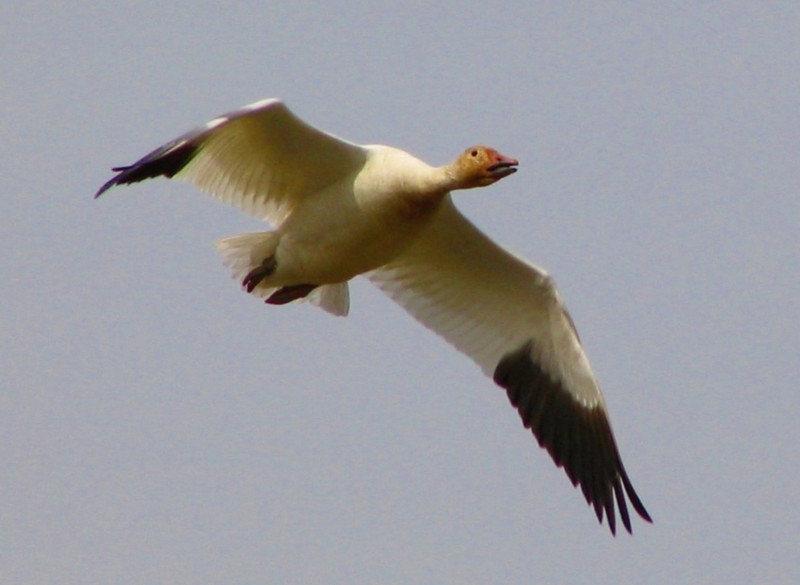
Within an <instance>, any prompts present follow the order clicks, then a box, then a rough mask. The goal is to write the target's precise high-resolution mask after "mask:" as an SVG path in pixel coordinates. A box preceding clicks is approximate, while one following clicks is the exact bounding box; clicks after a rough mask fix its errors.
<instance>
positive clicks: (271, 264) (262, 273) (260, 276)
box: [242, 256, 278, 293]
mask: <svg viewBox="0 0 800 585" xmlns="http://www.w3.org/2000/svg"><path fill="white" fill-rule="evenodd" d="M277 266H278V263H277V262H276V261H275V256H270V257H269V258H265V259H264V261H263V262H262V263H261V264H259V265H258V266H256V267H255V268H253V269H252V270H251V271H250V272H248V273H247V276H245V277H244V280H243V281H242V286H243V287H244V288H245V289H246V290H247V292H249V293H251V292H253V289H255V288H256V287H257V286H258V285H259V284H260V283H261V281H262V280H264V279H265V278H266V277H268V276H269V275H270V274H272V273H273V272H275V268H277Z"/></svg>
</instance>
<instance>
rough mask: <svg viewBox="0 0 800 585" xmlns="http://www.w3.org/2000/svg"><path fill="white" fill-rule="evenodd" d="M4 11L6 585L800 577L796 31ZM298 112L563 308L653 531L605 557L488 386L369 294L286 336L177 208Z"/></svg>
mask: <svg viewBox="0 0 800 585" xmlns="http://www.w3.org/2000/svg"><path fill="white" fill-rule="evenodd" d="M96 4H97V7H96V8H90V7H89V6H90V4H89V3H67V2H62V3H60V2H52V1H48V2H43V1H42V2H38V1H29V2H24V3H23V2H13V1H12V2H5V3H4V4H3V6H2V8H0V23H2V24H0V28H1V29H2V30H0V54H1V55H2V59H0V241H2V243H3V254H2V256H0V274H2V279H3V280H2V282H3V287H2V291H3V293H2V294H3V297H2V298H3V307H2V309H1V310H0V328H1V329H0V344H2V346H0V372H1V373H0V386H2V392H0V463H2V471H0V474H1V475H0V490H2V491H1V492H0V581H2V583H8V584H11V583H14V584H17V583H19V584H45V583H59V584H62V585H64V584H72V583H114V584H126V583H131V584H133V583H137V584H139V583H173V584H184V583H187V584H188V583H203V584H205V583H281V584H283V583H334V584H336V583H341V584H352V583H436V584H444V583H615V584H618V583H659V584H667V583H669V584H674V583H710V584H711V583H713V584H718V583H771V584H773V583H786V584H790V583H797V582H799V581H800V569H798V550H799V548H798V542H800V495H799V494H800V489H798V488H800V481H799V480H800V455H798V449H797V446H798V443H799V442H800V430H798V429H800V425H798V414H799V413H800V408H799V407H800V398H799V397H798V396H800V394H799V393H798V374H800V366H799V365H798V356H797V353H798V346H800V335H799V334H798V323H800V301H799V300H798V288H799V285H800V278H798V274H800V262H799V261H798V249H799V247H800V227H799V226H800V203H798V201H800V199H799V198H798V191H800V165H798V153H799V152H800V148H799V147H800V138H799V137H800V126H799V124H798V120H800V117H799V116H798V95H799V94H800V83H798V72H800V40H799V39H800V7H798V4H797V3H792V2H744V1H742V2H663V3H644V2H601V3H583V2H501V3H494V4H493V3H488V2H438V3H431V2H427V1H426V2H395V1H393V2H388V1H378V2H348V3H340V4H339V5H336V4H335V3H327V2H326V3H323V2H318V3H312V2H307V3H306V2H297V1H293V2H238V3H237V2H233V3H224V4H223V3H219V4H215V3H211V2H194V1H192V2H188V1H180V0H177V1H174V2H163V1H161V2H152V1H143V2H127V3H126V2H119V3H107V4H105V5H103V7H100V6H101V5H100V3H96ZM273 96H276V97H281V98H283V99H285V100H286V101H287V103H288V104H289V105H290V107H291V108H292V109H293V110H294V111H295V112H297V113H298V114H299V115H300V116H302V117H303V118H305V119H306V120H308V121H309V122H311V123H313V124H315V125H317V126H319V127H320V128H323V129H325V130H328V131H330V132H334V133H336V134H338V135H341V136H344V137H346V138H348V139H351V140H354V141H357V142H363V143H386V144H391V145H395V146H399V147H402V148H405V149H407V150H409V151H411V152H413V153H414V154H416V155H418V156H420V157H421V158H423V159H425V160H427V161H429V162H431V163H434V164H441V163H444V162H447V161H449V160H450V159H452V158H453V157H454V156H455V155H456V154H457V153H459V152H460V151H461V150H462V149H463V148H465V147H467V146H469V145H471V144H474V143H485V144H489V145H492V146H494V147H496V148H498V149H499V150H500V151H501V152H503V153H506V154H508V155H510V156H514V157H516V158H518V159H519V160H520V161H521V166H520V171H519V172H518V173H517V174H516V175H514V176H513V177H510V178H508V179H506V180H504V181H502V182H501V183H500V184H498V185H496V186H494V187H492V188H491V189H485V190H475V191H470V192H463V193H457V194H456V199H457V204H458V205H459V206H460V207H461V209H462V210H464V212H465V213H466V214H467V215H468V216H469V217H471V218H472V219H473V220H474V221H475V222H476V223H477V224H478V225H480V226H481V227H482V228H483V229H484V230H485V231H486V232H487V233H489V234H491V235H492V236H493V237H495V238H496V239H497V240H498V241H500V242H501V243H502V244H503V245H505V246H507V247H508V248H510V249H512V250H514V251H516V252H517V253H519V254H520V255H522V256H524V257H526V258H528V259H530V260H531V261H533V262H535V263H537V264H539V265H542V266H544V267H546V268H547V269H548V270H549V271H550V273H551V274H552V275H553V276H554V277H555V278H556V280H557V281H558V283H559V285H560V288H561V291H562V293H563V295H564V297H565V298H566V300H567V302H568V304H569V307H570V310H571V312H572V314H573V316H574V318H575V321H576V322H577V325H578V328H579V330H580V332H581V336H582V339H583V341H584V344H585V346H586V349H587V351H588V353H589V356H590V359H591V360H592V363H593V365H594V367H595V370H596V372H597V374H598V377H599V379H600V381H601V384H602V386H603V389H604V392H605V395H606V399H607V401H608V404H609V408H610V410H611V416H612V421H613V423H614V428H615V430H616V434H617V439H618V441H619V444H620V448H621V451H622V456H623V460H624V461H625V464H626V467H627V469H628V471H629V473H630V475H631V478H632V480H633V482H634V485H635V486H636V488H637V490H638V492H639V494H640V495H641V497H642V499H643V501H644V503H645V504H646V506H647V507H648V509H649V510H650V512H651V514H652V515H653V518H654V519H655V524H654V525H652V526H650V525H647V524H645V523H643V522H640V521H634V535H633V536H632V537H631V536H628V535H627V534H625V533H623V534H621V535H618V536H617V538H616V539H615V538H612V537H611V536H610V534H609V533H608V530H607V528H606V527H605V526H602V527H601V526H598V524H597V522H596V519H595V518H594V514H593V513H592V511H591V510H590V509H589V508H588V507H587V506H586V505H585V502H584V501H583V498H582V496H581V495H580V493H579V492H578V491H577V490H575V489H573V488H572V486H571V485H570V484H569V482H568V480H567V479H566V477H565V476H564V473H563V471H562V470H560V469H556V468H555V466H554V465H553V464H552V462H551V461H550V459H549V457H548V456H547V455H546V453H545V452H543V451H542V450H540V449H539V448H538V446H537V445H536V443H535V441H534V439H533V437H532V436H531V435H530V433H528V432H527V431H525V430H524V429H523V428H522V425H521V424H520V422H519V420H518V416H517V414H516V413H515V412H514V411H513V409H511V407H510V406H509V405H508V400H507V397H506V396H505V394H504V392H503V391H502V390H500V389H498V388H496V387H495V386H494V385H493V384H492V382H491V381H490V380H488V379H487V378H485V377H483V375H482V374H481V373H480V371H479V370H478V368H477V367H475V366H474V365H473V364H472V363H471V362H470V361H469V360H468V359H467V358H465V357H463V356H461V355H459V354H457V353H456V352H455V351H453V350H452V349H451V348H450V347H448V346H447V345H446V344H445V343H444V342H442V341H441V340H440V339H439V338H437V337H436V336H435V335H433V334H431V333H430V332H428V331H426V330H425V329H423V328H422V327H420V326H419V325H418V324H416V323H415V322H414V321H413V320H412V319H411V318H410V317H408V316H407V315H406V314H405V313H404V312H403V311H402V310H400V309H399V308H398V307H396V306H394V305H393V304H392V303H391V302H390V301H389V300H388V299H386V298H385V297H383V296H382V295H381V294H380V293H379V292H378V291H376V290H375V289H373V288H372V287H371V286H370V285H369V284H368V283H366V282H365V281H363V280H358V281H356V282H355V283H354V285H353V287H352V296H353V299H352V301H353V302H352V311H351V315H350V317H348V318H347V319H337V318H333V317H331V316H329V315H327V314H325V313H323V312H322V311H320V310H318V309H315V308H313V307H310V306H307V305H297V306H289V307H267V306H265V305H263V304H262V303H260V302H258V301H257V300H256V299H253V298H250V297H249V296H248V295H246V294H243V293H242V292H241V291H240V290H239V287H238V285H237V283H236V282H234V281H232V280H230V279H229V277H228V274H227V271H226V269H225V268H223V267H222V266H221V264H220V262H219V259H218V258H217V256H216V254H215V252H214V249H213V246H212V242H213V241H214V240H215V239H216V238H218V237H223V236H227V235H231V234H235V233H238V232H242V231H251V230H254V229H261V228H260V225H261V224H259V223H258V222H255V221H253V220H252V219H250V218H247V217H246V216H244V215H242V214H241V213H239V212H238V211H237V210H235V209H232V208H228V207H226V206H224V205H223V204H221V203H218V202H216V201H214V200H213V199H210V198H208V197H205V196H203V195H202V194H199V193H198V192H197V191H195V190H193V189H192V188H191V187H189V186H187V185H183V184H179V183H174V182H169V181H164V180H160V181H151V182H147V183H142V184H140V185H137V186H135V187H128V188H124V189H115V190H113V191H111V192H109V193H108V194H107V195H106V196H105V197H104V198H102V199H100V200H97V201H95V200H93V199H92V195H93V194H94V192H95V191H96V190H97V188H98V187H99V186H100V185H101V184H102V183H103V182H104V181H105V180H107V179H108V178H109V177H110V176H111V173H110V170H109V168H110V167H111V166H114V165H120V164H126V163H130V162H133V161H134V160H136V159H137V158H139V157H140V156H142V155H144V154H145V153H147V152H148V151H149V150H151V149H152V148H154V147H156V146H158V145H159V144H161V143H163V142H165V141H167V140H169V139H171V138H173V137H175V136H177V135H178V134H180V133H182V132H184V131H186V130H188V129H190V128H192V127H194V126H196V125H199V124H202V123H204V122H205V121H207V120H209V119H211V118H213V117H214V116H216V115H218V114H220V113H223V112H226V111H229V110H232V109H235V108H238V107H240V106H242V105H245V104H247V103H250V102H252V101H255V100H258V99H261V98H266V97H273Z"/></svg>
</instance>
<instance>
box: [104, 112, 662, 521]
mask: <svg viewBox="0 0 800 585" xmlns="http://www.w3.org/2000/svg"><path fill="white" fill-rule="evenodd" d="M517 165H518V161H517V160H515V159H513V158H509V157H507V156H504V155H502V154H500V153H499V152H497V151H496V150H494V149H492V148H488V147H486V146H472V147H470V148H467V149H466V150H465V151H464V152H462V153H461V154H460V155H459V156H458V157H457V158H456V159H455V160H454V161H453V162H451V163H450V164H446V165H444V166H439V167H433V166H430V165H428V164H426V163H425V162H423V161H421V160H419V159H418V158H416V157H414V156H412V155H411V154H409V153H407V152H405V151H403V150H399V149H397V148H392V147H390V146H382V145H367V146H364V145H358V144H354V143H352V142H348V141H345V140H342V139H340V138H338V137H336V136H333V135H331V134H327V133H325V132H322V131H320V130H318V129H316V128H313V127H312V126H310V125H308V124H307V123H305V122H303V121H302V120H300V119H299V118H298V117H296V116H295V115H294V114H293V113H292V112H291V111H290V110H289V109H288V108H287V107H286V106H285V105H284V104H283V103H282V102H281V101H279V100H277V99H268V100H262V101H258V102H255V103H253V104H251V105H249V106H245V107H244V108H241V109H239V110H236V111H233V112H231V113H228V114H225V115H222V116H219V117H217V118H214V119H213V120H211V121H210V122H208V123H206V124H205V125H203V126H201V127H199V128H197V129H195V130H192V131H190V132H188V133H186V134H184V135H182V136H180V137H178V138H176V139H175V140H172V141H171V142H168V143H167V144H165V145H163V146H161V147H160V148H157V149H156V150H154V151H153V152H151V153H150V154H148V155H147V156H145V157H144V158H142V159H141V160H139V161H137V162H135V163H133V164H132V165H129V166H122V167H116V168H114V169H113V170H114V171H115V172H116V173H117V175H115V176H114V177H113V178H112V179H110V180H109V181H108V182H106V183H105V184H104V185H103V186H102V187H101V188H100V189H99V191H98V192H97V194H96V195H95V197H99V196H100V195H102V194H103V193H105V192H106V191H107V190H108V189H110V188H111V187H114V186H115V185H124V184H131V183H137V182H139V181H142V180H144V179H150V178H153V177H159V176H165V177H168V178H175V179H180V180H184V181H188V182H190V183H192V184H194V185H195V186H196V187H198V188H200V189H201V190H203V191H206V192H208V193H210V194H211V195H213V196H215V197H217V198H219V199H221V200H223V201H225V202H227V203H230V204H232V205H235V206H237V207H239V208H240V209H242V210H243V211H245V212H247V213H249V214H251V215H253V216H255V217H257V218H260V219H263V220H266V221H268V222H269V223H271V224H272V225H273V226H275V227H276V229H275V230H273V231H266V232H257V233H246V234H240V235H236V236H232V237H228V238H225V239H222V240H220V241H219V242H218V243H217V248H218V250H219V252H220V253H221V255H222V257H223V261H224V263H225V264H226V265H227V266H228V267H229V268H230V269H231V270H232V272H233V275H234V277H236V278H237V279H238V280H239V281H241V283H242V286H243V287H244V288H245V289H246V291H247V292H248V293H251V294H253V295H255V296H257V297H261V298H263V299H265V301H266V302H267V303H270V304H284V303H288V302H291V301H295V300H298V299H304V298H305V299H308V300H309V301H310V302H312V303H313V304H316V305H318V306H320V307H321V308H323V309H324V310H326V311H328V312H330V313H332V314H334V315H341V316H344V315H346V314H347V313H348V310H349V304H350V301H349V292H348V286H347V283H348V281H349V280H350V279H351V278H353V277H355V276H357V275H359V274H363V275H365V276H366V277H367V278H368V279H369V280H370V281H372V283H374V284H375V285H376V286H378V287H379V288H380V289H381V290H382V291H383V292H384V293H386V294H387V295H388V296H389V297H390V298H392V299H393V300H394V301H395V302H397V303H399V304H400V305H401V306H402V307H403V308H405V309H406V310H407V311H408V312H409V313H410V314H411V315H412V316H413V317H414V318H415V319H417V320H418V321H419V322H420V323H422V324H423V325H425V326H426V327H428V328H430V329H432V330H433V331H434V332H436V333H437V334H439V335H440V336H442V337H443V338H444V339H445V340H447V341H448V342H449V343H450V344H452V345H453V346H455V348H456V349H458V350H459V351H461V352H463V353H465V354H466V355H467V356H469V357H470V358H472V359H473V360H474V361H475V362H476V363H477V364H478V365H479V366H480V367H481V369H482V370H483V371H484V373H486V374H487V375H488V376H491V377H492V379H493V380H494V381H495V382H496V383H497V384H498V385H499V386H501V387H503V388H505V390H506V392H507V393H508V397H509V399H510V401H511V404H512V405H513V406H514V407H515V408H516V409H517V411H518V412H519V415H520V417H521V418H522V422H523V424H524V425H525V427H527V428H529V429H531V431H532V432H533V434H534V436H535V437H536V439H537V440H538V442H539V445H540V446H541V447H543V448H545V449H546V450H547V451H548V453H550V456H551V457H552V458H553V461H554V462H555V463H556V465H557V466H559V467H563V468H564V470H565V471H566V473H567V476H568V477H569V479H570V481H571V482H572V484H573V485H574V486H577V485H580V489H581V491H582V492H583V495H584V497H585V498H586V501H587V503H588V504H590V505H591V506H593V507H594V511H595V514H596V515H597V519H598V521H599V522H600V523H602V522H603V515H604V514H605V517H606V518H607V521H608V526H609V528H610V530H611V532H612V534H615V533H616V513H615V502H616V508H617V509H618V511H619V516H620V518H621V519H622V523H623V525H624V526H625V528H626V530H627V531H628V532H629V533H630V532H631V521H630V516H629V514H628V507H627V504H626V497H627V500H628V501H629V502H630V504H631V505H632V506H633V509H634V510H636V512H637V513H638V514H639V516H641V517H642V518H643V519H644V520H646V521H647V522H651V521H652V520H651V519H650V515H649V514H648V513H647V511H646V510H645V508H644V506H643V505H642V502H641V501H640V499H639V497H638V495H637V494H636V491H635V490H634V488H633V486H632V484H631V481H630V479H629V478H628V474H627V473H626V471H625V467H624V466H623V464H622V460H621V458H620V454H619V450H618V449H617V444H616V441H615V439H614V434H613V432H612V430H611V425H610V423H609V418H608V411H607V408H606V404H605V401H604V400H603V396H602V394H601V393H600V388H599V386H598V383H597V380H596V379H595V376H594V373H593V372H592V368H591V366H590V365H589V361H588V359H587V357H586V354H585V353H584V351H583V348H582V347H581V343H580V340H579V338H578V333H577V331H576V329H575V325H574V324H573V322H572V319H571V318H570V316H569V313H568V312H567V310H566V308H565V306H564V303H563V302H562V300H561V296H560V295H559V293H558V291H557V289H556V286H555V284H554V283H553V280H552V279H551V278H550V277H549V276H548V275H547V273H546V272H545V271H544V270H542V269H540V268H538V267H536V266H533V265H531V264H528V263H527V262H525V261H523V260H521V259H519V258H517V257H516V256H514V255H513V254H511V253H510V252H508V251H506V250H505V249H503V248H502V247H500V246H498V245H497V244H495V243H494V242H493V241H492V240H491V239H489V237H488V236H486V235H484V234H483V233H482V232H481V231H480V230H479V229H478V228H477V227H475V226H474V225H473V224H472V223H471V222H470V221H469V220H468V219H466V218H465V217H464V216H463V215H462V214H461V213H460V212H459V211H458V210H457V209H456V207H455V206H454V204H453V201H452V197H451V192H452V191H454V190H457V189H470V188H474V187H486V186H489V185H492V184H494V183H495V182H497V181H499V180H500V179H502V178H504V177H507V176H509V175H511V174H513V173H514V172H515V171H516V170H517Z"/></svg>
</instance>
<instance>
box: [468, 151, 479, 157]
mask: <svg viewBox="0 0 800 585" xmlns="http://www.w3.org/2000/svg"><path fill="white" fill-rule="evenodd" d="M469 154H470V156H472V157H476V156H478V151H477V150H473V151H472V152H470V153H469Z"/></svg>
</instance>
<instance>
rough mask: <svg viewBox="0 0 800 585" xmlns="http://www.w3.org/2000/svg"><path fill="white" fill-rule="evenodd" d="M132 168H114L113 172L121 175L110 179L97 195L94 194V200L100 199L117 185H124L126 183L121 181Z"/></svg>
mask: <svg viewBox="0 0 800 585" xmlns="http://www.w3.org/2000/svg"><path fill="white" fill-rule="evenodd" d="M130 168H131V167H130V166H127V167H113V168H112V169H111V170H112V171H114V172H115V173H119V174H118V175H116V176H115V177H111V179H109V180H108V181H106V182H105V183H103V186H102V187H100V188H99V189H98V190H97V193H95V194H94V198H95V199H97V198H98V197H100V195H102V194H103V193H105V192H106V191H108V190H109V189H111V187H114V186H115V185H122V184H124V181H122V180H121V179H122V176H123V175H124V174H125V171H127V170H128V169H130Z"/></svg>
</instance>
